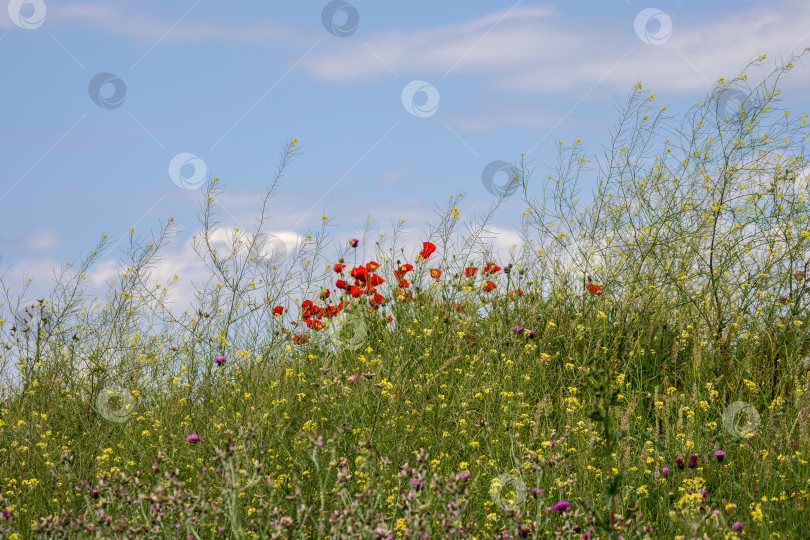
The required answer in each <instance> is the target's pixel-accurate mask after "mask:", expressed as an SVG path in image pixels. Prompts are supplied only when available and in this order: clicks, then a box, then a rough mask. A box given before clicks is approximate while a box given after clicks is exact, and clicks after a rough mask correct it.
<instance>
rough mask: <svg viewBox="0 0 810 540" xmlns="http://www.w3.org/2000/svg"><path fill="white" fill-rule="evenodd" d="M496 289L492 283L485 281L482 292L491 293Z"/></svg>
mask: <svg viewBox="0 0 810 540" xmlns="http://www.w3.org/2000/svg"><path fill="white" fill-rule="evenodd" d="M497 288H498V286H497V285H495V284H494V283H492V282H491V281H487V282H486V283H484V291H486V292H492V291H494V290H495V289H497Z"/></svg>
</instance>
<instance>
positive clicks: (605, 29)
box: [304, 0, 810, 94]
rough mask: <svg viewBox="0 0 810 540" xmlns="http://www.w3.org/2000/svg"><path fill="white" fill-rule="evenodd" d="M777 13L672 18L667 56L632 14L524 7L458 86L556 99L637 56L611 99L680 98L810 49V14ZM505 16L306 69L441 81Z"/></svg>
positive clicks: (312, 61) (330, 74)
mask: <svg viewBox="0 0 810 540" xmlns="http://www.w3.org/2000/svg"><path fill="white" fill-rule="evenodd" d="M779 4H780V5H778V6H777V5H775V4H768V5H764V4H763V5H756V6H754V7H750V8H747V9H744V10H739V11H726V12H724V13H723V14H722V15H715V16H713V17H712V16H706V14H697V13H691V14H689V15H683V16H678V15H675V14H673V15H671V18H672V21H673V31H672V36H671V38H670V39H669V40H668V41H667V42H666V43H665V44H663V45H660V46H655V45H650V44H647V43H644V42H643V41H641V40H640V39H639V37H638V36H637V35H636V34H635V31H634V28H633V22H634V16H633V15H632V14H630V15H625V16H615V15H614V16H610V15H600V16H599V17H594V16H590V15H589V14H587V13H585V14H583V15H581V16H576V17H568V18H566V17H564V16H563V15H562V14H560V13H558V12H556V11H554V10H553V9H551V8H549V7H545V6H526V7H519V8H517V9H514V10H513V11H512V12H511V13H509V14H508V16H506V17H505V18H504V21H503V22H502V23H501V24H500V25H498V26H497V27H496V28H495V29H494V30H492V32H491V33H490V34H489V35H488V36H487V37H486V39H485V40H484V41H483V43H482V44H481V45H480V46H478V47H476V48H475V49H474V50H472V51H471V52H470V53H469V54H467V56H466V57H465V59H464V61H463V62H462V63H460V64H459V65H458V66H457V67H456V68H455V69H454V71H453V76H463V75H477V76H482V77H486V78H488V79H489V85H490V86H491V87H493V88H497V89H500V90H503V91H506V92H509V93H518V94H558V93H563V92H568V91H571V90H577V89H580V88H585V87H587V86H588V85H591V84H593V82H594V81H596V80H599V79H600V78H601V77H603V76H604V75H605V72H606V70H607V67H608V66H611V65H613V64H614V63H615V62H616V61H617V59H619V58H620V57H621V56H622V55H623V54H625V53H626V51H627V50H628V49H630V48H632V49H633V50H632V53H631V54H629V55H628V57H627V58H626V60H624V61H623V62H622V63H621V64H620V65H619V66H617V68H616V69H615V70H613V71H612V72H611V73H610V75H609V76H607V77H606V79H605V83H607V85H609V86H611V87H612V88H611V89H610V91H611V94H613V93H614V92H615V91H616V90H617V89H618V90H620V91H624V90H627V89H628V88H629V87H630V86H631V85H632V84H633V83H634V82H636V81H637V80H639V79H642V80H643V81H644V82H645V83H646V84H648V85H650V86H657V87H659V88H666V89H668V90H670V91H674V92H682V93H690V92H694V91H695V90H704V89H706V80H707V79H708V80H716V78H717V77H718V76H720V75H721V74H725V75H729V74H730V73H729V70H736V69H738V67H739V66H741V65H743V64H744V63H745V62H746V61H748V60H750V59H752V58H753V57H754V56H757V55H759V54H762V53H768V54H769V55H771V56H773V57H776V56H780V55H786V54H788V53H790V52H791V51H794V52H798V51H799V50H801V49H803V48H804V47H806V46H807V45H810V35H808V33H810V32H808V30H807V28H809V27H810V24H808V23H810V4H807V3H800V2H797V1H794V0H791V1H786V2H780V3H779ZM504 11H505V10H504ZM503 13H504V12H498V13H491V14H488V15H486V16H484V17H479V18H476V19H474V20H471V21H466V22H463V23H455V24H450V25H445V26H442V27H436V28H429V29H417V30H410V31H403V30H392V31H380V32H376V33H374V34H372V35H369V36H366V38H365V40H364V43H360V42H355V41H348V40H347V41H346V42H341V43H339V44H337V45H336V46H334V47H332V48H330V49H328V50H323V51H319V52H318V54H315V55H313V56H312V57H310V58H309V59H308V60H307V62H306V63H305V66H304V67H305V68H306V70H307V71H308V73H309V74H310V76H312V77H314V78H316V79H322V80H326V81H330V82H336V83H350V82H355V81H363V80H369V79H373V78H375V77H390V70H389V68H388V67H386V65H384V64H383V63H381V62H380V61H379V58H378V56H379V57H380V58H383V59H384V60H385V62H386V64H388V65H390V66H391V68H392V69H394V70H395V71H396V72H397V73H399V74H400V75H401V76H403V74H404V76H407V75H408V74H419V76H420V77H422V78H424V77H428V76H429V75H430V74H433V75H434V76H435V77H436V81H438V80H439V78H440V77H441V76H442V75H443V74H444V73H446V72H447V70H448V69H451V68H452V67H453V66H454V64H455V63H456V62H457V61H458V59H459V58H460V57H461V56H463V55H464V54H465V53H466V52H467V50H469V49H470V48H471V47H472V46H473V45H474V44H475V43H476V42H477V41H478V40H479V39H480V38H481V36H482V35H483V34H484V33H486V32H487V31H489V29H490V27H491V24H492V22H493V20H495V19H498V18H500V17H503ZM802 36H807V37H805V38H804V40H802ZM802 41H804V42H802ZM370 50H373V51H374V53H375V54H372V53H371V52H370ZM436 81H434V82H436ZM436 84H439V83H438V82H436Z"/></svg>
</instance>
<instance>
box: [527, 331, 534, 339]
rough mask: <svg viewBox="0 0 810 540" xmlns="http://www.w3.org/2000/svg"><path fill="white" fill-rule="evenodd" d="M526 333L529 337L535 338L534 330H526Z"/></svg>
mask: <svg viewBox="0 0 810 540" xmlns="http://www.w3.org/2000/svg"><path fill="white" fill-rule="evenodd" d="M526 335H527V336H528V337H529V339H532V338H534V330H529V331H528V332H526Z"/></svg>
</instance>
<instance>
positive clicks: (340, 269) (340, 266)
mask: <svg viewBox="0 0 810 540" xmlns="http://www.w3.org/2000/svg"><path fill="white" fill-rule="evenodd" d="M344 268H346V265H345V264H336V265H335V272H343V269H344Z"/></svg>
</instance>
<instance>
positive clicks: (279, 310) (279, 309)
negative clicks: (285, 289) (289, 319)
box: [273, 306, 284, 315]
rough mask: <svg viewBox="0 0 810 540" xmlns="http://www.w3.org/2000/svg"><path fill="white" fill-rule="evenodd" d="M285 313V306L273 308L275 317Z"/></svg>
mask: <svg viewBox="0 0 810 540" xmlns="http://www.w3.org/2000/svg"><path fill="white" fill-rule="evenodd" d="M282 313H284V306H276V307H274V308H273V315H281V314H282Z"/></svg>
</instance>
